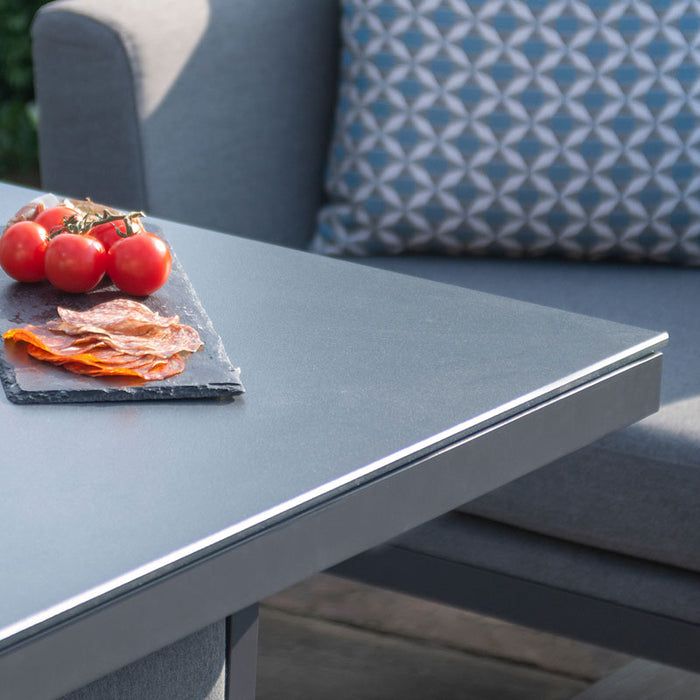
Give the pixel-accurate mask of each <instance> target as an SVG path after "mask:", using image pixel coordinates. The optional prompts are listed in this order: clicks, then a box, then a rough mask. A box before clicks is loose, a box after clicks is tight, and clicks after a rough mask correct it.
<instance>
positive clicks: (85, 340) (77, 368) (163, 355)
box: [3, 299, 203, 381]
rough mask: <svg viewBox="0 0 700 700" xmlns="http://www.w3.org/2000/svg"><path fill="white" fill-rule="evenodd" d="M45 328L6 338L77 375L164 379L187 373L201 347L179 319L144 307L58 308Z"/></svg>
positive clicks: (119, 302) (118, 303)
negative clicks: (188, 363)
mask: <svg viewBox="0 0 700 700" xmlns="http://www.w3.org/2000/svg"><path fill="white" fill-rule="evenodd" d="M57 311H58V318H57V319H54V320H52V321H49V322H48V323H46V324H45V325H43V326H36V325H27V326H25V327H24V328H12V329H10V330H8V331H7V332H6V333H5V334H4V335H3V339H5V340H6V341H14V342H23V343H26V344H27V352H28V353H29V354H30V355H31V356H32V357H35V358H37V359H39V360H43V361H46V362H52V363H53V364H56V365H60V366H62V367H64V368H65V369H67V370H69V371H71V372H75V373H77V374H86V375H89V376H94V377H99V376H129V377H139V378H141V379H143V380H144V381H153V380H158V379H165V378H167V377H171V376H173V375H175V374H179V373H180V372H182V371H183V370H184V368H185V359H184V358H185V357H186V356H188V355H189V354H191V353H193V352H197V351H198V350H199V349H200V348H202V347H203V343H202V341H201V339H200V337H199V334H198V333H197V331H196V330H195V329H194V328H192V327H190V326H187V325H184V324H181V323H179V319H178V317H177V316H170V317H167V316H161V315H160V314H158V313H156V312H155V311H152V310H151V309H149V308H148V307H147V306H145V305H144V304H141V303H139V302H136V301H132V300H130V299H115V300H113V301H108V302H105V303H103V304H98V305H97V306H94V307H93V308H91V309H88V310H87V311H75V310H72V309H67V308H63V307H58V310H57Z"/></svg>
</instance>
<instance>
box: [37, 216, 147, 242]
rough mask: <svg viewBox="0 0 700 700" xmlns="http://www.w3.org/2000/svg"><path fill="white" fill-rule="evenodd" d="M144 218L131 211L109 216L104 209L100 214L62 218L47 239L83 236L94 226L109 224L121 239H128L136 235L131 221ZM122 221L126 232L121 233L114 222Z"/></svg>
mask: <svg viewBox="0 0 700 700" xmlns="http://www.w3.org/2000/svg"><path fill="white" fill-rule="evenodd" d="M144 216H146V215H145V214H144V213H143V212H142V211H132V212H129V213H128V214H111V213H110V212H109V211H107V209H105V210H104V211H103V212H102V213H101V214H92V213H88V214H83V215H82V216H76V215H75V214H74V215H73V216H64V217H63V223H62V224H61V225H60V226H54V227H53V228H52V229H51V231H49V238H53V237H54V236H58V235H59V234H60V233H74V234H77V235H79V236H84V235H86V234H88V233H89V232H90V230H91V229H93V228H94V227H95V226H100V225H101V224H108V223H111V224H112V225H113V226H114V228H115V229H116V231H117V234H118V235H119V236H121V237H122V238H128V237H129V236H133V235H134V234H135V233H137V230H136V229H134V224H133V220H134V219H140V218H141V217H144ZM115 221H123V222H124V228H125V229H126V232H124V231H122V230H121V229H120V228H119V227H118V226H117V225H116V224H115V223H114V222H115Z"/></svg>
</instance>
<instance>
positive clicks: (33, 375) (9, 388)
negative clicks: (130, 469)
mask: <svg viewBox="0 0 700 700" xmlns="http://www.w3.org/2000/svg"><path fill="white" fill-rule="evenodd" d="M3 282H4V280H3ZM124 296H125V295H124V294H122V293H121V292H120V291H119V290H118V289H117V288H116V287H115V286H114V285H113V284H111V283H110V282H109V280H106V281H103V282H102V283H101V284H100V285H98V286H97V287H96V288H95V289H94V290H92V291H91V292H90V293H89V294H67V293H65V292H61V291H60V290H59V289H56V288H55V287H53V286H52V285H51V284H50V283H49V282H46V281H44V282H39V283H36V284H31V285H27V284H19V283H10V284H7V283H4V284H3V285H2V286H1V287H0V327H1V328H2V332H3V333H4V332H5V331H6V330H8V329H9V328H17V327H23V326H25V325H26V324H29V323H31V324H42V323H45V322H46V321H48V320H51V319H55V318H57V317H58V316H57V313H56V308H57V307H58V306H65V307H67V308H70V309H76V310H80V311H83V310H85V309H88V308H91V307H92V306H95V305H97V304H101V303H103V302H107V301H111V300H113V299H117V298H122V297H124ZM137 300H138V301H139V302H140V303H142V304H145V305H146V306H148V308H150V309H152V310H153V311H156V312H158V313H160V314H161V315H163V316H175V315H178V316H179V317H180V322H181V323H186V324H187V325H189V326H192V327H193V328H195V330H197V332H198V333H199V337H200V338H201V339H202V342H203V343H204V347H203V348H202V349H201V350H199V351H198V352H197V353H194V354H192V355H190V356H189V357H188V358H186V364H185V370H184V371H183V372H182V373H180V374H177V375H175V376H174V377H169V378H167V379H164V380H160V381H154V382H142V381H138V380H133V379H128V378H115V377H111V378H96V377H84V376H81V375H77V374H73V373H72V372H68V371H67V370H65V369H62V368H61V367H55V366H53V365H51V364H49V363H47V362H40V361H39V360H35V359H34V358H32V357H30V356H29V355H27V353H26V350H25V349H24V347H23V346H22V344H15V343H3V344H2V347H1V348H0V378H1V379H2V384H3V388H4V389H5V393H6V394H7V397H8V398H9V399H10V400H11V401H13V402H15V403H76V402H89V401H140V400H159V399H185V398H187V399H204V398H231V397H234V396H236V395H238V394H240V393H242V392H243V391H244V389H243V384H242V383H241V380H240V370H239V369H238V368H237V367H234V366H233V365H232V364H231V361H230V359H229V357H228V355H227V354H226V350H225V348H224V346H223V344H222V342H221V338H220V337H219V335H218V333H217V332H216V330H215V329H214V326H213V325H212V322H211V319H210V318H209V316H208V315H207V313H206V311H205V309H204V308H203V307H202V304H201V303H200V301H199V298H198V297H197V292H196V291H195V289H194V288H193V287H192V284H191V282H190V281H189V278H188V277H187V273H186V272H185V270H184V269H183V268H182V265H181V264H180V263H179V261H178V260H177V257H176V256H175V257H174V259H173V268H172V272H171V274H170V278H169V279H168V281H167V282H166V283H165V285H164V286H163V287H162V288H161V289H160V290H158V291H157V292H156V293H154V294H152V295H150V296H149V297H147V298H145V299H143V298H141V299H137Z"/></svg>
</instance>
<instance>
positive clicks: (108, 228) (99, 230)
mask: <svg viewBox="0 0 700 700" xmlns="http://www.w3.org/2000/svg"><path fill="white" fill-rule="evenodd" d="M115 226H118V227H119V231H121V232H122V233H123V234H124V233H126V224H125V223H124V222H123V221H108V222H107V223H106V224H99V225H97V226H93V227H92V228H91V229H90V235H91V236H92V237H93V238H96V239H97V240H98V241H99V242H100V243H102V245H103V246H104V247H105V250H109V249H110V248H111V247H112V246H113V245H114V244H115V243H116V242H117V241H120V240H121V239H122V238H123V236H120V235H119V233H118V232H117V229H116V228H115ZM131 226H132V228H133V230H134V231H136V232H137V233H138V232H139V231H143V229H142V228H141V225H140V224H139V222H138V221H133V220H132V222H131Z"/></svg>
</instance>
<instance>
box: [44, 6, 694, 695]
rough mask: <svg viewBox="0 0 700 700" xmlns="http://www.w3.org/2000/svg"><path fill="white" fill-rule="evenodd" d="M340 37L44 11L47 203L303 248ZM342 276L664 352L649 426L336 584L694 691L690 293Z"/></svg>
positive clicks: (107, 11)
mask: <svg viewBox="0 0 700 700" xmlns="http://www.w3.org/2000/svg"><path fill="white" fill-rule="evenodd" d="M477 4H479V3H477ZM545 4H546V3H545ZM592 4H593V3H592ZM603 4H605V3H603ZM612 4H613V5H614V4H615V3H614V0H613V2H612ZM622 4H625V3H622ZM654 6H655V3H651V5H650V7H651V8H652V9H655V8H654ZM339 21H340V20H339V6H338V2H336V1H335V0H293V1H291V0H267V1H266V2H261V1H260V0H208V1H207V0H182V1H179V2H178V1H173V0H147V1H146V2H144V1H143V0H122V1H120V2H118V3H117V2H112V3H107V2H104V1H103V0H60V1H59V2H56V3H51V4H49V5H48V6H46V7H45V8H43V10H42V11H41V12H40V13H39V15H38V18H37V19H36V21H35V23H34V26H33V31H32V36H33V42H34V58H35V73H36V87H37V96H38V104H39V110H40V111H39V115H40V147H41V168H42V185H43V187H44V188H45V189H47V190H50V191H54V192H57V193H61V194H67V195H75V196H86V195H89V196H90V197H92V198H93V199H94V200H96V201H104V202H108V203H110V204H113V205H119V206H122V207H126V208H132V209H136V208H142V209H144V210H145V211H146V212H148V213H151V214H154V215H158V216H163V217H165V218H171V219H175V220H182V221H185V222H192V223H196V224H198V225H201V226H205V227H209V228H213V229H217V230H221V231H224V232H229V233H236V234H240V235H243V236H249V237H255V238H259V239H262V240H266V241H270V242H274V243H278V244H281V245H286V246H294V247H299V248H307V247H308V246H309V242H310V240H311V237H312V233H313V231H314V229H315V226H316V214H317V211H318V209H319V207H320V206H321V204H322V203H323V201H324V192H323V176H324V169H325V167H326V158H327V151H328V148H329V143H330V138H331V132H332V124H333V116H334V106H335V102H336V83H337V77H338V50H339V48H338V47H339V37H338V26H339ZM357 260H358V261H359V262H362V263H365V264H370V265H375V266H378V267H383V268H386V269H390V270H394V271H398V272H403V273H407V274H411V275H418V276H423V277H428V278H431V279H434V280H439V281H443V282H447V283H451V284H458V285H464V286H468V287H473V288H477V289H480V290H484V291H488V292H493V293H496V294H501V295H506V296H509V297H516V298H519V299H523V300H526V301H531V302H536V303H542V304H546V305H551V306H558V307H562V308H565V309H567V310H571V311H576V312H580V313H585V314H590V315H594V316H600V317H604V318H608V319H612V320H616V321H621V322H625V323H630V324H634V325H638V326H642V327H647V328H652V329H658V330H661V329H664V330H668V331H669V333H670V337H671V342H670V345H669V347H668V349H667V351H666V352H665V358H666V359H665V364H664V377H663V389H662V408H661V410H660V411H659V413H658V414H656V415H654V416H652V417H650V418H648V419H646V420H644V421H642V422H641V423H639V424H637V425H634V426H632V427H629V428H626V429H624V430H621V431H619V432H618V433H615V434H613V435H610V436H607V437H605V438H604V439H602V440H600V441H599V442H598V443H596V444H594V445H593V446H591V447H589V448H586V449H583V450H581V451H580V452H579V453H577V454H574V455H571V456H567V457H563V458H562V459H560V460H559V461H557V462H555V463H553V464H550V465H548V466H546V467H544V468H542V469H540V470H539V471H537V472H535V473H533V474H532V475H530V476H527V477H525V478H523V479H521V480H519V481H516V482H514V483H512V484H510V485H508V486H506V487H504V488H502V489H500V490H498V491H496V492H494V493H491V494H489V495H487V496H485V497H483V498H480V499H479V500H477V501H475V502H473V503H469V504H466V505H465V506H464V507H463V508H462V509H461V510H460V511H459V512H453V513H450V514H448V515H446V516H444V517H443V518H441V519H439V520H437V521H435V522H432V523H429V524H428V525H425V526H423V527H421V528H419V529H418V530H416V531H413V532H409V533H406V534H405V535H404V536H402V537H401V538H399V539H398V540H396V541H395V542H393V543H391V544H389V545H387V546H385V547H382V548H380V549H378V550H376V551H372V552H369V553H367V554H365V555H362V556H360V557H358V558H356V559H354V560H351V561H348V562H345V563H343V564H341V565H339V566H338V567H337V568H336V569H335V570H334V571H335V573H339V574H341V575H344V576H348V577H355V578H358V579H360V580H364V581H368V582H370V583H376V584H378V585H381V586H389V587H391V588H394V589H397V590H400V591H405V592H408V593H412V594H417V595H419V596H426V597H428V598H432V599H435V600H439V601H443V602H446V603H449V604H453V605H456V606H463V607H465V608H469V609H473V610H476V611H480V612H483V613H486V614H489V615H495V616H501V617H503V618H506V619H509V620H513V621H516V622H519V623H522V624H525V625H529V626H532V627H536V628H541V629H544V630H549V631H553V632H556V633H558V634H562V635H568V636H570V637H573V638H577V639H581V640H585V641H588V642H592V643H595V644H600V645H603V646H606V647H610V648H614V649H618V650H622V651H625V652H627V653H630V654H632V655H635V656H640V657H645V658H648V659H653V660H655V661H658V662H662V663H666V664H670V665H673V666H677V667H680V668H685V669H688V670H691V671H694V672H698V671H700V507H698V501H699V498H698V497H699V495H700V319H699V317H698V300H699V299H700V271H699V270H698V269H697V268H695V269H694V268H693V267H691V266H682V265H671V264H668V265H664V264H655V263H639V264H635V263H630V262H616V261H597V262H594V261H590V260H570V259H564V258H562V257H559V258H552V257H535V258H530V259H523V258H517V259H516V258H508V257H503V256H501V257H497V256H492V257H488V256H437V255H416V254H413V255H400V256H374V257H364V258H357ZM465 391H468V387H465ZM416 410H420V408H419V405H417V409H416ZM620 697H622V696H621V695H620ZM689 697H690V695H689Z"/></svg>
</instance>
